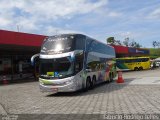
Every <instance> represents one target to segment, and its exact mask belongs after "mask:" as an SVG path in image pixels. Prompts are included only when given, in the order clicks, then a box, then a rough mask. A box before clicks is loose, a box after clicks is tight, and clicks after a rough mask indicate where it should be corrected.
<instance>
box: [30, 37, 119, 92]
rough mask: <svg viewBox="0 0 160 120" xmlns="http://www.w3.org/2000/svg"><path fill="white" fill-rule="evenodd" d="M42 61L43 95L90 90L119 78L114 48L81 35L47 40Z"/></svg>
mask: <svg viewBox="0 0 160 120" xmlns="http://www.w3.org/2000/svg"><path fill="white" fill-rule="evenodd" d="M37 55H38V54H37ZM37 55H36V56H37ZM34 57H35V56H33V57H32V59H31V60H32V62H33V61H34ZM39 59H40V63H39V67H40V68H39V84H40V89H41V91H42V92H53V93H56V92H72V91H77V90H80V89H84V90H88V89H90V88H94V86H95V85H96V84H98V83H100V82H104V81H108V82H109V81H112V80H113V78H114V77H115V76H116V66H115V63H114V60H113V59H115V51H114V48H113V47H111V46H109V45H106V44H104V43H101V42H98V41H97V40H95V39H92V38H90V37H88V36H85V35H82V34H61V35H56V36H50V37H47V38H45V40H44V42H43V44H42V46H41V51H40V54H39Z"/></svg>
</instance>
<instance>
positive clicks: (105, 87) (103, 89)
mask: <svg viewBox="0 0 160 120" xmlns="http://www.w3.org/2000/svg"><path fill="white" fill-rule="evenodd" d="M134 79H135V78H129V79H127V80H125V83H119V84H118V83H116V81H113V82H111V83H100V84H98V85H96V86H95V88H94V89H91V90H88V91H83V90H79V91H76V92H59V93H55V94H49V95H46V97H72V96H74V97H75V96H86V95H91V94H100V93H109V92H113V91H116V90H120V89H123V88H124V87H126V86H128V84H129V83H130V82H131V81H133V80H134Z"/></svg>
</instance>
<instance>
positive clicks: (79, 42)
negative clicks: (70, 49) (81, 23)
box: [75, 35, 85, 50]
mask: <svg viewBox="0 0 160 120" xmlns="http://www.w3.org/2000/svg"><path fill="white" fill-rule="evenodd" d="M84 48H85V36H82V35H77V37H76V48H75V49H76V50H83V49H84Z"/></svg>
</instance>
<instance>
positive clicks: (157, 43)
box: [152, 41, 160, 48]
mask: <svg viewBox="0 0 160 120" xmlns="http://www.w3.org/2000/svg"><path fill="white" fill-rule="evenodd" d="M152 45H153V47H154V48H156V47H157V48H160V42H157V41H153V42H152Z"/></svg>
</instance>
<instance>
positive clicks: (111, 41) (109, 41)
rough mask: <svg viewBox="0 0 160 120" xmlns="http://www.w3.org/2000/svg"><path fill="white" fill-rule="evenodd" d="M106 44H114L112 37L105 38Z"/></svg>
mask: <svg viewBox="0 0 160 120" xmlns="http://www.w3.org/2000/svg"><path fill="white" fill-rule="evenodd" d="M107 43H108V44H114V43H115V39H114V37H109V38H107Z"/></svg>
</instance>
